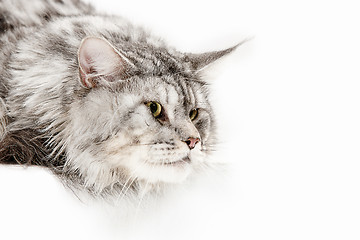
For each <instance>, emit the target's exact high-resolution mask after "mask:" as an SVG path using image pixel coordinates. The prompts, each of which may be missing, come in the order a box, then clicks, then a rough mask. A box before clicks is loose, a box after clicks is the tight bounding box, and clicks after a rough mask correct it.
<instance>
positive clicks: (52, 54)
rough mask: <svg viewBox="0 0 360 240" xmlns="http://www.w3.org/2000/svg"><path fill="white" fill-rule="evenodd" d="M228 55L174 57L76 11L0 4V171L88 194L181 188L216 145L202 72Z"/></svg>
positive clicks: (66, 6)
mask: <svg viewBox="0 0 360 240" xmlns="http://www.w3.org/2000/svg"><path fill="white" fill-rule="evenodd" d="M237 46H238V45H236V46H234V47H231V48H228V49H225V50H221V51H214V52H207V53H202V54H191V53H182V52H179V51H177V50H175V49H174V48H172V47H170V46H168V45H167V44H166V43H165V42H164V41H163V40H160V38H157V37H155V36H153V35H151V34H150V33H148V32H146V31H145V30H144V29H143V28H141V27H138V26H134V25H132V24H131V23H129V22H128V21H127V20H125V19H123V18H121V17H117V16H112V15H111V16H108V15H105V14H100V13H98V12H97V11H96V10H95V9H94V8H93V7H92V6H90V5H88V4H86V3H83V2H81V1H77V0H32V1H26V0H3V1H0V51H1V54H0V63H1V65H0V162H1V163H3V164H20V165H25V166H27V165H39V166H44V167H47V168H49V169H51V170H52V171H53V172H54V173H55V174H56V175H57V176H59V177H60V178H61V179H62V180H63V181H64V182H65V183H66V184H67V185H68V186H69V187H71V188H75V189H79V190H84V191H86V192H88V193H90V194H91V195H92V196H103V197H106V196H110V195H112V196H117V195H126V194H130V193H132V194H136V193H138V192H140V191H142V190H144V189H145V188H146V189H157V188H159V187H161V186H162V185H167V184H173V183H181V182H183V181H185V180H186V179H188V178H189V176H191V175H192V174H195V173H196V172H197V171H199V170H200V169H202V168H206V167H209V166H210V163H209V162H208V161H207V156H208V155H209V154H210V153H211V152H212V151H213V150H214V146H215V145H216V136H215V135H216V134H215V132H216V124H215V119H214V113H213V110H212V107H211V104H210V102H209V87H208V83H207V82H206V80H205V79H203V72H204V69H206V67H207V66H209V65H210V64H212V63H213V62H215V61H216V60H218V59H220V58H221V57H223V56H225V55H227V54H229V53H231V52H233V51H234V50H235V49H236V48H237Z"/></svg>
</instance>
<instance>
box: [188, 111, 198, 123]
mask: <svg viewBox="0 0 360 240" xmlns="http://www.w3.org/2000/svg"><path fill="white" fill-rule="evenodd" d="M198 115H199V111H198V109H196V108H194V109H193V110H191V111H190V113H189V117H190V120H191V121H194V120H195V119H196V118H197V116H198Z"/></svg>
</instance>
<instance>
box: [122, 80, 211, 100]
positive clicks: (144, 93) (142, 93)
mask: <svg viewBox="0 0 360 240" xmlns="http://www.w3.org/2000/svg"><path fill="white" fill-rule="evenodd" d="M129 86H131V87H130V89H131V92H132V93H134V94H137V95H139V97H141V98H143V100H144V101H158V102H160V103H162V104H166V105H172V106H178V107H181V106H185V107H195V105H206V104H207V101H206V99H207V92H208V91H207V88H206V85H205V84H204V83H203V82H200V81H195V79H191V78H187V77H183V76H177V75H165V76H142V77H141V76H138V77H136V79H134V81H133V82H130V83H129Z"/></svg>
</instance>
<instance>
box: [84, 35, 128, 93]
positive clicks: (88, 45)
mask: <svg viewBox="0 0 360 240" xmlns="http://www.w3.org/2000/svg"><path fill="white" fill-rule="evenodd" d="M78 62H79V73H80V80H81V84H82V85H83V86H84V87H86V88H93V87H95V86H96V85H97V84H101V82H103V83H104V82H105V83H107V82H111V81H114V80H115V79H118V78H120V79H125V78H126V77H127V74H128V73H129V72H130V69H131V67H132V66H133V65H132V63H131V62H130V61H129V60H128V59H127V58H126V57H125V56H124V55H123V54H122V53H120V52H119V51H118V50H116V49H115V48H114V47H113V46H112V45H111V44H110V43H109V42H108V41H106V40H104V39H101V38H97V37H87V38H85V39H83V40H82V42H81V44H80V48H79V51H78Z"/></svg>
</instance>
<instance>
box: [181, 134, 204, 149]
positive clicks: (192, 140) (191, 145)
mask: <svg viewBox="0 0 360 240" xmlns="http://www.w3.org/2000/svg"><path fill="white" fill-rule="evenodd" d="M184 142H185V143H186V144H187V145H188V147H189V148H190V150H191V149H193V148H194V147H195V145H196V144H197V143H198V142H200V139H199V138H193V137H189V138H188V139H187V140H186V141H184Z"/></svg>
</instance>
